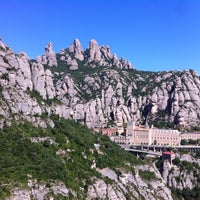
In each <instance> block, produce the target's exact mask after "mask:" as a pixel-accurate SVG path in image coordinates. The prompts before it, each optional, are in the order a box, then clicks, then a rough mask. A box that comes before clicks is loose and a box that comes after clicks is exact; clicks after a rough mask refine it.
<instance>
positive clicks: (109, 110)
mask: <svg viewBox="0 0 200 200" xmlns="http://www.w3.org/2000/svg"><path fill="white" fill-rule="evenodd" d="M0 86H1V91H0V92H1V105H2V106H1V110H0V115H1V116H2V117H1V126H2V125H3V123H4V122H5V123H9V121H11V120H12V119H13V118H14V119H19V118H24V119H27V120H28V121H31V122H33V123H34V124H35V125H39V126H43V127H45V126H47V121H46V120H44V117H41V116H42V115H43V116H44V114H48V115H51V114H58V115H59V116H63V117H65V118H73V119H75V120H78V121H80V122H82V123H85V124H86V125H87V126H89V127H103V126H107V125H108V126H109V125H118V126H121V125H124V124H126V122H127V121H130V120H135V121H136V122H137V123H142V122H144V121H145V120H149V121H150V123H152V124H155V125H159V124H162V123H163V122H165V124H166V123H168V124H171V125H173V124H176V125H179V126H182V127H183V128H184V127H195V126H199V125H200V115H199V113H200V112H199V111H200V78H199V76H198V74H197V73H196V72H195V71H193V70H187V71H168V72H143V71H138V70H136V69H134V67H133V65H132V64H131V63H130V62H129V61H126V60H125V59H123V58H121V59H118V58H117V56H116V54H112V53H111V50H110V47H108V46H99V45H98V43H97V42H96V41H95V40H94V39H93V40H91V41H90V43H89V46H88V48H87V49H86V50H85V51H84V50H83V49H82V46H81V43H80V41H79V40H78V39H75V40H74V42H73V43H72V44H71V45H70V47H68V48H66V49H63V50H61V51H60V52H59V53H57V54H56V53H55V52H54V50H53V45H52V43H49V44H48V45H47V46H46V48H45V53H44V54H43V55H42V56H39V57H38V58H37V60H30V59H29V58H28V56H27V55H26V54H25V53H23V52H21V53H19V54H16V53H15V52H13V51H12V50H11V49H10V48H9V47H8V46H6V45H5V44H4V43H3V42H2V41H0ZM52 125H53V124H52Z"/></svg>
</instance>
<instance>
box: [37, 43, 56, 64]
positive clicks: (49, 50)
mask: <svg viewBox="0 0 200 200" xmlns="http://www.w3.org/2000/svg"><path fill="white" fill-rule="evenodd" d="M37 61H38V62H39V63H40V62H41V63H42V64H44V65H49V66H50V67H52V66H57V60H56V53H55V52H54V51H53V45H52V43H51V42H49V43H48V44H47V46H46V47H45V53H44V54H43V56H42V57H40V56H39V57H38V58H37Z"/></svg>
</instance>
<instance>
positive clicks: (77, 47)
mask: <svg viewBox="0 0 200 200" xmlns="http://www.w3.org/2000/svg"><path fill="white" fill-rule="evenodd" d="M68 50H69V52H71V53H74V57H75V58H77V59H79V60H81V61H82V60H83V59H84V56H83V49H82V46H81V43H80V41H79V40H78V39H75V40H74V42H73V43H72V44H71V45H70V47H69V48H68Z"/></svg>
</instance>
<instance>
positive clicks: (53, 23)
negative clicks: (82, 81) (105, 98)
mask: <svg viewBox="0 0 200 200" xmlns="http://www.w3.org/2000/svg"><path fill="white" fill-rule="evenodd" d="M0 8H1V17H0V24H1V25H0V37H1V38H2V40H3V42H5V43H6V44H8V45H9V46H10V47H11V48H12V49H13V50H14V51H16V52H19V51H25V52H26V53H27V54H28V55H29V56H30V57H31V58H36V57H37V56H38V55H41V54H42V53H43V52H44V47H45V46H46V44H47V43H48V42H49V41H51V42H52V43H53V47H54V50H55V51H56V52H59V51H60V50H61V49H63V48H67V47H68V46H69V45H70V44H71V43H72V42H73V40H74V39H75V38H78V39H79V40H80V41H81V44H82V46H83V49H86V48H87V46H88V44H89V41H90V40H91V39H96V40H97V42H98V44H99V45H108V46H110V47H111V52H112V53H116V54H117V56H118V57H119V58H120V57H124V58H125V59H127V60H130V61H131V62H132V64H133V65H134V66H135V68H136V69H139V70H145V71H146V70H148V71H163V70H184V69H194V70H196V71H198V73H199V74H200V1H198V0H107V1H102V0H51V1H48V0H1V1H0Z"/></svg>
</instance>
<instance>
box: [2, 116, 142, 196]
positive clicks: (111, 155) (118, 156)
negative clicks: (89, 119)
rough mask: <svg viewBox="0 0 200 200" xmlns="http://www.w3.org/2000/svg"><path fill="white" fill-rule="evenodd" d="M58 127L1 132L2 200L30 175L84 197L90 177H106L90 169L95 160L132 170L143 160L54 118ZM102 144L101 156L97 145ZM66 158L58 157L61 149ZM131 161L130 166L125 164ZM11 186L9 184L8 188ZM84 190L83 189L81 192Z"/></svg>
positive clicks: (22, 125) (76, 125)
mask: <svg viewBox="0 0 200 200" xmlns="http://www.w3.org/2000/svg"><path fill="white" fill-rule="evenodd" d="M54 122H55V127H54V128H48V129H45V130H44V129H41V128H36V127H33V126H32V125H31V124H30V123H28V122H23V123H20V124H13V125H12V126H11V127H8V126H5V127H4V129H3V130H0V149H1V151H0V180H1V184H0V185H1V186H0V199H4V198H5V197H6V196H7V195H8V194H9V189H10V187H11V185H12V186H13V185H14V183H20V184H22V185H24V186H25V185H26V184H27V181H28V177H27V174H29V175H32V177H33V178H34V179H35V178H36V179H37V180H38V181H47V182H48V180H60V181H62V182H64V183H65V184H66V186H67V187H69V188H72V189H73V190H74V191H76V192H77V194H78V195H80V196H79V199H81V198H84V195H85V194H86V192H87V187H88V185H90V184H92V182H91V177H98V178H103V177H101V175H100V174H99V173H98V172H97V171H96V170H95V169H92V168H91V165H92V164H93V161H94V160H95V161H96V165H97V167H99V168H104V167H110V168H112V169H114V170H117V169H119V168H129V169H130V170H133V166H134V165H135V164H138V163H139V162H140V161H139V160H137V158H136V157H135V156H133V155H131V154H129V153H127V152H125V151H123V150H122V149H121V148H120V147H118V146H117V145H116V144H114V143H113V142H111V141H110V140H109V138H108V137H106V136H102V135H99V134H97V133H93V132H92V131H91V130H89V129H88V128H86V127H85V126H83V125H81V124H79V123H76V122H74V121H70V120H64V119H58V118H57V116H54ZM31 137H50V138H53V139H55V144H51V143H50V142H49V141H44V142H38V143H33V142H31V139H30V138H31ZM97 143H98V144H99V145H100V149H99V151H101V153H98V152H97V150H96V149H95V146H94V144H97ZM60 149H62V150H64V151H65V152H66V153H65V154H64V155H56V152H57V151H58V150H60ZM127 162H129V163H130V166H128V165H126V163H127ZM5 184H8V185H5ZM80 188H83V189H84V190H81V189H80Z"/></svg>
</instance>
